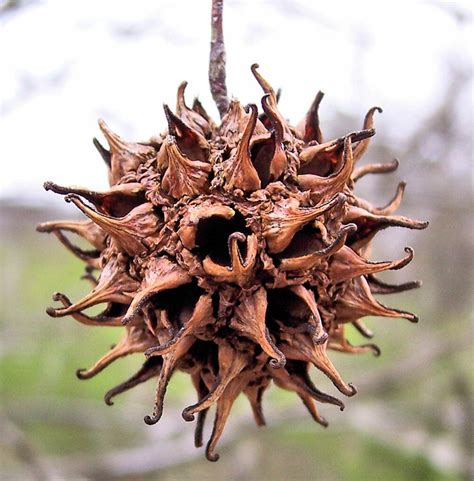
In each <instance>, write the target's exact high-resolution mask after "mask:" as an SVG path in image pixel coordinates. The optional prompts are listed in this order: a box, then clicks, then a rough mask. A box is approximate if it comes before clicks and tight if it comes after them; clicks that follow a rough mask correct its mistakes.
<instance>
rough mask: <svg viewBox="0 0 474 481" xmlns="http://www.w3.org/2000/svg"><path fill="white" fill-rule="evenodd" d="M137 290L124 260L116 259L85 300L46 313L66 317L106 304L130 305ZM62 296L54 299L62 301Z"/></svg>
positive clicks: (49, 309) (110, 263)
mask: <svg viewBox="0 0 474 481" xmlns="http://www.w3.org/2000/svg"><path fill="white" fill-rule="evenodd" d="M137 288H138V282H137V281H135V280H134V279H132V278H131V277H130V276H129V274H128V272H127V271H126V269H125V265H124V263H123V258H122V257H115V258H112V259H111V260H110V261H109V262H108V263H107V264H106V266H105V267H104V269H103V271H102V273H101V275H100V279H99V284H98V285H97V287H96V288H94V289H93V290H92V291H91V292H90V293H89V294H87V295H86V296H85V297H84V298H82V299H81V300H80V301H78V302H76V303H75V304H71V305H70V306H69V307H67V308H60V309H54V308H51V307H50V308H48V309H47V311H46V312H47V313H48V314H49V315H50V316H51V317H64V316H67V315H69V314H73V313H75V312H79V311H82V310H84V309H87V308H88V307H92V306H95V305H97V304H101V303H104V302H107V303H108V302H117V303H119V304H128V303H129V302H130V299H131V296H132V295H133V293H134V292H135V291H136V290H137ZM61 296H63V295H62V294H59V293H58V294H56V295H55V296H54V298H53V299H55V300H56V299H57V300H61Z"/></svg>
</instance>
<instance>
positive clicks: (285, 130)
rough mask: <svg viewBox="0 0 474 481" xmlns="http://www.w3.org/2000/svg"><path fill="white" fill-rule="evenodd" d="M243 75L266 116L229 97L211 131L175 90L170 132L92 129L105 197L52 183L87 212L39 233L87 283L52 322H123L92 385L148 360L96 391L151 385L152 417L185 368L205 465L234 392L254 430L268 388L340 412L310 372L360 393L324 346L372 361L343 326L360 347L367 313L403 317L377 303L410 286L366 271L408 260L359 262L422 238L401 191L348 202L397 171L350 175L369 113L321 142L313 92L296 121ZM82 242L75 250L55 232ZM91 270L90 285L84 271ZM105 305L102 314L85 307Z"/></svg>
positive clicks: (360, 170)
mask: <svg viewBox="0 0 474 481" xmlns="http://www.w3.org/2000/svg"><path fill="white" fill-rule="evenodd" d="M252 72H253V75H254V76H255V78H256V79H257V81H258V82H259V84H260V85H261V87H262V88H263V90H264V96H263V98H262V112H261V113H260V114H259V113H258V109H257V106H256V105H248V106H246V107H243V106H242V105H241V104H240V103H239V102H238V101H237V100H232V101H231V102H230V105H229V107H228V110H227V113H226V114H225V115H224V117H223V119H222V122H221V124H220V125H216V124H215V123H214V122H213V121H212V120H211V119H210V117H209V116H208V115H207V113H206V112H205V110H204V109H203V107H202V105H201V104H200V103H199V101H198V100H195V102H194V104H193V107H192V108H190V107H188V105H187V104H186V102H185V99H184V93H185V88H186V83H183V84H181V85H180V87H179V89H178V98H177V108H176V113H173V112H172V111H171V110H170V109H169V107H168V106H166V105H165V106H164V111H165V116H166V119H167V122H168V130H167V132H165V133H164V134H163V135H162V136H159V137H155V138H154V139H153V140H152V141H150V142H144V143H132V142H126V141H124V140H122V139H121V138H120V137H119V136H118V135H117V134H115V133H113V132H112V131H111V130H110V129H109V128H108V127H107V125H106V124H105V122H103V121H99V126H100V128H101V130H102V133H103V134H104V136H105V138H106V140H107V143H108V145H109V148H108V149H106V148H105V147H103V146H102V145H101V144H100V143H99V142H98V141H97V139H94V145H95V146H96V147H97V149H98V151H99V153H100V155H101V156H102V158H103V159H104V160H105V162H106V164H107V166H108V168H109V180H110V185H111V187H110V189H109V190H108V191H106V192H94V191H90V190H87V189H78V188H66V187H61V186H58V185H56V184H54V183H52V182H47V183H46V184H45V188H46V189H47V190H52V191H53V192H56V193H58V194H62V195H65V200H66V201H67V202H71V203H73V204H74V205H75V206H76V207H77V208H79V209H80V210H81V211H82V212H83V213H84V214H85V216H86V217H87V218H88V219H87V220H85V221H81V222H77V221H58V222H47V223H44V224H41V225H40V226H39V227H38V230H39V231H41V232H52V233H54V234H55V235H56V236H57V237H58V238H59V240H60V241H61V242H62V243H63V244H64V245H65V246H66V247H67V248H68V249H69V250H71V252H72V253H73V254H75V255H76V256H78V257H79V258H80V259H82V260H83V261H84V262H85V264H86V275H85V276H84V277H85V278H87V279H88V280H90V281H91V282H92V284H93V286H94V288H93V290H92V292H91V293H90V294H89V295H87V296H86V297H85V298H84V299H82V300H80V301H78V302H76V303H72V302H71V301H70V300H69V299H68V298H67V297H66V296H65V295H64V294H60V293H56V294H55V295H54V300H55V301H58V302H60V303H61V304H62V307H56V308H52V307H50V308H48V310H47V312H48V314H49V315H51V316H53V317H62V316H66V315H71V316H72V317H74V318H75V319H76V320H77V321H79V322H81V323H83V324H87V325H94V326H124V335H123V337H122V339H121V340H120V341H119V342H118V344H117V345H115V346H114V347H113V348H112V350H111V351H109V352H108V353H107V354H106V355H105V356H104V357H102V358H101V359H100V360H98V361H97V362H96V363H95V364H94V365H93V366H92V367H91V368H89V369H80V370H78V372H77V375H78V377H79V378H80V379H88V378H91V377H92V376H95V375H96V374H97V373H99V372H100V371H102V370H103V369H104V368H105V367H106V366H107V365H109V364H110V363H111V362H113V361H115V360H116V359H118V358H121V357H123V356H126V355H128V354H131V353H145V358H146V360H145V362H144V364H143V367H142V368H141V369H140V370H139V371H138V372H137V373H135V374H134V375H133V376H132V377H131V378H130V379H128V380H126V381H125V382H124V383H122V384H120V385H118V386H116V387H114V388H113V389H111V390H110V391H109V392H108V393H107V394H106V395H105V401H106V403H107V404H113V402H112V399H113V398H114V397H115V396H116V395H117V394H119V393H122V392H124V391H126V390H128V389H131V388H132V387H134V386H136V385H137V384H140V383H142V382H145V381H147V380H149V379H151V378H156V384H157V388H156V398H155V406H154V409H153V413H152V415H150V416H146V417H145V422H146V423H147V424H154V423H156V422H157V421H158V420H159V419H160V417H161V414H162V409H163V399H164V396H165V392H166V387H167V384H168V382H169V380H170V378H171V376H172V375H173V373H174V372H175V371H177V370H180V371H184V372H186V373H188V374H189V375H190V377H191V382H192V384H193V386H194V388H195V389H196V393H197V402H196V404H193V405H192V406H188V407H186V408H185V409H184V411H183V418H184V419H185V420H186V421H193V420H194V419H195V417H196V416H197V424H196V436H195V444H196V446H201V445H202V434H203V425H204V420H205V417H206V413H207V411H208V410H209V408H210V407H211V406H212V405H215V406H216V414H215V420H214V428H213V431H212V435H211V438H210V440H209V442H208V444H207V448H206V456H207V458H208V459H209V460H211V461H215V460H217V459H218V455H217V454H216V453H215V446H216V443H217V442H218V440H219V438H220V436H221V434H222V431H223V428H224V425H225V423H226V420H227V417H228V415H229V412H230V410H231V407H232V404H233V402H234V401H235V399H236V398H237V396H238V395H239V394H240V393H244V394H245V395H246V396H247V398H248V400H249V402H250V405H251V408H252V410H253V414H254V417H255V421H256V423H257V424H258V425H262V424H265V420H264V416H263V412H262V396H263V393H264V392H265V390H266V389H267V388H268V387H269V385H270V384H271V381H273V382H274V384H276V385H277V386H278V387H281V388H282V389H287V390H290V391H293V392H295V393H296V394H297V395H298V396H299V397H300V398H301V400H302V401H303V403H304V405H305V406H306V407H307V409H308V410H309V412H310V414H311V416H312V417H313V418H314V419H315V420H316V421H317V422H318V423H320V424H322V425H323V426H326V425H327V422H326V420H325V419H323V418H322V417H321V416H320V414H319V413H318V411H317V408H316V403H318V402H320V403H329V404H333V405H335V406H338V407H339V408H340V409H341V410H342V409H343V408H344V404H343V402H342V401H341V400H339V399H337V398H336V397H333V396H332V395H329V394H326V393H323V392H321V391H320V390H318V389H317V388H316V387H315V386H314V384H313V381H312V380H311V378H310V374H309V373H310V367H311V366H315V367H316V369H317V370H318V371H320V372H321V373H323V374H324V375H326V376H327V377H328V378H329V379H330V380H331V381H332V382H333V383H334V385H335V387H336V388H337V389H338V390H339V391H340V392H341V393H342V394H344V395H345V396H352V395H354V394H355V393H356V392H357V391H356V388H355V387H354V386H353V385H352V384H350V383H347V382H346V381H344V380H343V378H342V377H341V375H340V374H339V372H338V371H337V369H336V368H335V367H334V365H333V364H332V362H331V360H330V359H329V357H328V350H336V351H342V352H346V353H361V352H372V353H373V354H375V355H379V354H380V350H379V348H378V347H377V346H376V345H375V344H372V343H369V344H363V345H361V346H353V345H351V344H350V343H349V341H348V340H347V338H346V336H345V333H344V329H345V325H346V324H349V323H351V324H352V325H354V327H355V328H356V329H357V330H358V331H359V332H360V333H361V334H362V335H364V336H365V337H368V338H370V337H372V333H371V332H370V331H369V330H368V329H367V328H366V327H365V326H364V324H363V323H362V320H361V319H362V318H363V317H365V316H373V315H375V316H384V317H401V318H405V319H408V320H409V321H412V322H416V320H417V318H416V316H414V315H413V314H410V313H408V312H404V311H400V310H397V309H393V308H389V307H386V306H384V305H383V304H381V303H380V302H378V301H377V300H376V299H375V297H374V294H387V293H393V292H400V291H403V290H406V289H411V288H414V287H418V286H419V283H418V282H409V283H406V284H402V285H398V286H397V285H389V284H386V283H384V282H382V281H380V280H379V279H378V278H377V277H376V274H377V273H378V272H382V271H386V270H394V269H400V268H402V267H403V266H405V265H406V264H408V263H409V262H410V261H411V260H412V258H413V250H412V249H411V248H409V247H407V248H406V256H405V257H403V258H402V259H400V260H397V261H389V262H370V261H368V260H367V259H366V258H365V255H366V253H367V251H368V248H369V246H370V242H371V241H372V239H373V237H374V236H375V234H376V233H377V232H378V231H379V230H381V229H385V228H386V227H390V226H399V227H407V228H410V229H423V228H425V227H426V226H427V223H426V222H420V221H415V220H411V219H408V218H406V217H401V216H395V215H392V214H393V212H394V211H395V210H396V208H397V207H398V206H399V204H400V201H401V199H402V196H403V192H404V188H405V184H404V183H402V184H400V185H399V187H398V189H397V193H396V195H395V197H394V198H393V200H392V201H391V202H390V203H389V204H388V205H387V206H386V207H383V208H376V207H373V206H372V205H371V204H370V203H369V202H367V201H365V200H362V199H360V198H358V197H357V196H356V195H355V194H354V192H353V190H354V185H355V183H356V182H357V181H358V180H359V179H360V178H361V177H363V176H364V175H366V174H369V173H383V172H392V171H393V170H395V169H396V168H397V166H398V162H396V161H395V162H393V163H388V164H370V165H365V166H362V167H357V162H358V161H359V159H360V158H361V156H362V154H363V153H364V152H365V150H366V149H367V147H368V145H369V142H370V139H371V137H372V136H373V135H374V133H375V130H374V125H373V117H374V114H375V112H377V111H378V112H381V109H380V108H378V107H374V108H372V109H370V110H369V112H368V113H367V116H366V118H365V120H364V123H363V127H362V130H359V131H354V132H351V133H349V134H347V135H345V136H343V137H340V138H338V139H335V140H331V141H325V140H324V139H323V135H322V133H321V128H320V125H319V115H318V108H319V104H320V102H321V99H322V97H323V94H322V93H321V92H319V93H318V94H317V95H316V98H315V99H314V102H313V104H312V105H311V107H310V109H309V111H308V114H307V115H306V117H305V118H304V119H303V120H302V122H300V123H299V124H298V126H297V127H294V126H291V125H290V124H289V123H288V122H287V121H286V120H285V119H284V117H283V116H282V115H281V113H280V112H279V110H278V107H277V95H276V94H275V92H274V90H273V89H272V87H271V86H270V84H269V83H268V82H267V81H266V80H265V79H264V78H263V77H262V76H261V74H260V73H259V71H258V66H257V65H253V66H252ZM68 232H69V233H74V234H78V235H79V236H81V237H83V238H84V239H86V240H87V241H89V242H90V243H91V245H92V247H93V249H91V250H89V251H84V250H82V249H80V248H79V247H76V246H75V245H74V244H73V243H72V242H71V241H70V240H69V238H68V237H67V236H66V235H65V233H68ZM96 271H97V272H98V273H97V275H96V274H95V272H96ZM96 304H105V309H104V310H103V312H102V313H101V314H98V315H96V316H88V315H87V314H85V313H84V312H83V310H84V309H86V308H88V307H90V306H94V305H96Z"/></svg>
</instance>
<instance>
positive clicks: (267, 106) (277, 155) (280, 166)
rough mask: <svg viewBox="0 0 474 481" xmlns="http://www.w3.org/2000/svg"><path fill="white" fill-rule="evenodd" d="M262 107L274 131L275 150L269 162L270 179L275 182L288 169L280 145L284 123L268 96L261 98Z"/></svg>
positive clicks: (286, 160) (282, 148) (283, 150)
mask: <svg viewBox="0 0 474 481" xmlns="http://www.w3.org/2000/svg"><path fill="white" fill-rule="evenodd" d="M262 107H263V110H264V112H265V114H266V115H267V117H268V119H269V120H270V122H271V124H272V127H273V129H274V132H273V141H274V144H275V148H274V151H273V157H272V159H271V160H270V179H271V180H277V179H279V178H280V177H281V176H282V175H283V174H284V173H285V172H286V170H287V168H288V159H287V158H286V154H285V149H284V147H283V144H282V142H283V137H284V134H285V123H284V122H283V119H282V117H281V115H280V114H279V112H278V111H277V110H276V108H274V107H273V105H272V103H271V101H270V94H266V95H264V96H263V98H262Z"/></svg>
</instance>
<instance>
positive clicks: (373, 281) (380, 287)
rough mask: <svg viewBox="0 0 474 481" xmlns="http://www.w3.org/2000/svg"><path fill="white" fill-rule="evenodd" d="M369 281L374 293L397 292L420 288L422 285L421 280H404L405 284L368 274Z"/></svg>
mask: <svg viewBox="0 0 474 481" xmlns="http://www.w3.org/2000/svg"><path fill="white" fill-rule="evenodd" d="M367 281H368V283H369V286H370V291H371V292H372V294H397V293H399V292H404V291H409V290H411V289H418V288H419V287H421V285H422V282H421V281H410V282H404V283H403V284H388V283H386V282H383V281H381V280H380V279H378V278H377V277H375V276H374V275H369V276H367Z"/></svg>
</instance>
